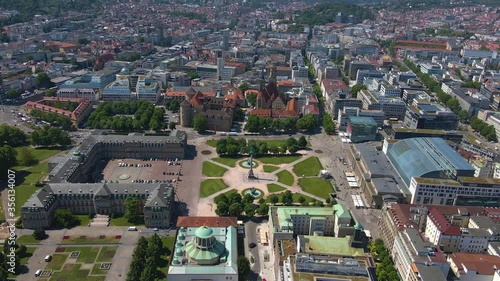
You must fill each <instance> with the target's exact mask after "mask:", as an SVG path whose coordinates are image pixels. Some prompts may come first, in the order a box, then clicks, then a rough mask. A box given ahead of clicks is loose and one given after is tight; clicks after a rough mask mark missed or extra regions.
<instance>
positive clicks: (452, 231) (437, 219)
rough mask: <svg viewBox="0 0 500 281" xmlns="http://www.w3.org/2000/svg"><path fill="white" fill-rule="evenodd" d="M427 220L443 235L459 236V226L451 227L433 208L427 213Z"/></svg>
mask: <svg viewBox="0 0 500 281" xmlns="http://www.w3.org/2000/svg"><path fill="white" fill-rule="evenodd" d="M428 216H429V219H430V220H431V221H432V223H434V225H436V227H437V229H438V230H439V231H440V232H441V233H442V234H445V235H456V236H459V235H461V232H460V226H457V225H452V224H451V223H450V222H449V221H448V220H447V219H446V218H445V216H444V215H443V214H442V213H441V212H439V210H438V209H436V208H433V209H432V210H431V211H430V212H429V215H428Z"/></svg>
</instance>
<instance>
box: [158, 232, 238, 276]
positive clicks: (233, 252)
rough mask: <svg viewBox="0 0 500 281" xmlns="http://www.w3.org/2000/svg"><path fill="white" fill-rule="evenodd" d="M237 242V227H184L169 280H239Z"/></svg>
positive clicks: (173, 257)
mask: <svg viewBox="0 0 500 281" xmlns="http://www.w3.org/2000/svg"><path fill="white" fill-rule="evenodd" d="M237 241H238V240H237V233H236V228H235V227H234V226H227V227H223V226H206V225H203V226H200V227H181V228H180V229H179V231H178V232H177V237H176V243H175V246H174V249H173V251H172V256H171V257H172V258H171V262H170V265H169V267H168V273H167V278H168V280H172V281H192V280H213V281H227V280H233V281H236V280H238V265H237V257H238V252H237V249H238V245H237Z"/></svg>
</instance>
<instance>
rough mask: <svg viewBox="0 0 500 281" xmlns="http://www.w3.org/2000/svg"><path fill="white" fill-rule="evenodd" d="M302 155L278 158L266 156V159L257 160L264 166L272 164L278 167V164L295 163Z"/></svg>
mask: <svg viewBox="0 0 500 281" xmlns="http://www.w3.org/2000/svg"><path fill="white" fill-rule="evenodd" d="M300 157H302V155H282V156H281V155H280V156H267V157H261V158H258V159H257V160H259V161H260V162H262V163H264V164H273V165H280V164H288V163H292V162H293V161H297V160H298V159H300Z"/></svg>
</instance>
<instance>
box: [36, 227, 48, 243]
mask: <svg viewBox="0 0 500 281" xmlns="http://www.w3.org/2000/svg"><path fill="white" fill-rule="evenodd" d="M32 235H33V238H35V239H36V240H43V239H45V237H46V236H47V234H46V233H45V230H43V229H41V228H38V229H35V231H33V234H32Z"/></svg>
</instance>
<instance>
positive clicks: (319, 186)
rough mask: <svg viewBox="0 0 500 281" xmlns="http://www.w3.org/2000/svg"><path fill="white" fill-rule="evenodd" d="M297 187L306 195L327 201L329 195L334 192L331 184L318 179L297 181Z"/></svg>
mask: <svg viewBox="0 0 500 281" xmlns="http://www.w3.org/2000/svg"><path fill="white" fill-rule="evenodd" d="M299 185H300V187H301V188H302V190H304V191H305V192H307V193H310V194H313V195H316V196H318V197H321V198H324V199H328V198H329V193H332V192H334V191H333V187H332V183H331V182H330V181H328V180H322V179H318V178H305V179H299Z"/></svg>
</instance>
